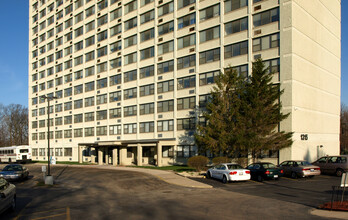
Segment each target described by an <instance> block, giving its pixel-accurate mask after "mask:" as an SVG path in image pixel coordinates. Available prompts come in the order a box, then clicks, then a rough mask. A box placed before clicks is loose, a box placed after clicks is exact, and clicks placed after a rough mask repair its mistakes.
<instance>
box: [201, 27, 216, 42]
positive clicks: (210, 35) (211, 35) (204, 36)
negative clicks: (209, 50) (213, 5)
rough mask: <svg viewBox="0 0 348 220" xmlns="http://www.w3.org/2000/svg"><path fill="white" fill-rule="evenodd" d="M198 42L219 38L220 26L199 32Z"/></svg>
mask: <svg viewBox="0 0 348 220" xmlns="http://www.w3.org/2000/svg"><path fill="white" fill-rule="evenodd" d="M199 37H200V38H199V39H200V43H204V42H206V41H210V40H214V39H217V38H220V26H216V27H213V28H209V29H206V30H204V31H201V32H199Z"/></svg>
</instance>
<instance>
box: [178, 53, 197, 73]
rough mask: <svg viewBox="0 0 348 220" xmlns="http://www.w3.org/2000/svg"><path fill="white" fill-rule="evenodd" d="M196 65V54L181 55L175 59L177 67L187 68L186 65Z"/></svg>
mask: <svg viewBox="0 0 348 220" xmlns="http://www.w3.org/2000/svg"><path fill="white" fill-rule="evenodd" d="M195 65H196V55H195V54H193V55H190V56H186V57H181V58H178V60H177V69H178V70H180V69H184V68H188V67H192V66H195Z"/></svg>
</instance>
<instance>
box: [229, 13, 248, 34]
mask: <svg viewBox="0 0 348 220" xmlns="http://www.w3.org/2000/svg"><path fill="white" fill-rule="evenodd" d="M245 30H248V17H245V18H241V19H238V20H236V21H231V22H228V23H226V24H225V35H229V34H234V33H237V32H240V31H245Z"/></svg>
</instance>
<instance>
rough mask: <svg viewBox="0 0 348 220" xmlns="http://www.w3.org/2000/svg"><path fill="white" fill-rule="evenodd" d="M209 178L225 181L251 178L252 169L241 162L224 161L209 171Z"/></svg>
mask: <svg viewBox="0 0 348 220" xmlns="http://www.w3.org/2000/svg"><path fill="white" fill-rule="evenodd" d="M207 177H208V178H215V179H220V180H221V181H222V182H223V183H227V182H228V181H245V180H250V171H249V170H247V169H244V168H243V167H242V166H240V165H239V164H233V163H222V164H219V165H217V166H214V167H212V168H210V169H208V171H207Z"/></svg>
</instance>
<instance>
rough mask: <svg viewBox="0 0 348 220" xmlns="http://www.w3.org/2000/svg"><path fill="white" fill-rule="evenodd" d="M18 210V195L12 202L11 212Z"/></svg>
mask: <svg viewBox="0 0 348 220" xmlns="http://www.w3.org/2000/svg"><path fill="white" fill-rule="evenodd" d="M15 210H16V195H14V196H13V199H12V201H11V211H15Z"/></svg>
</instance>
